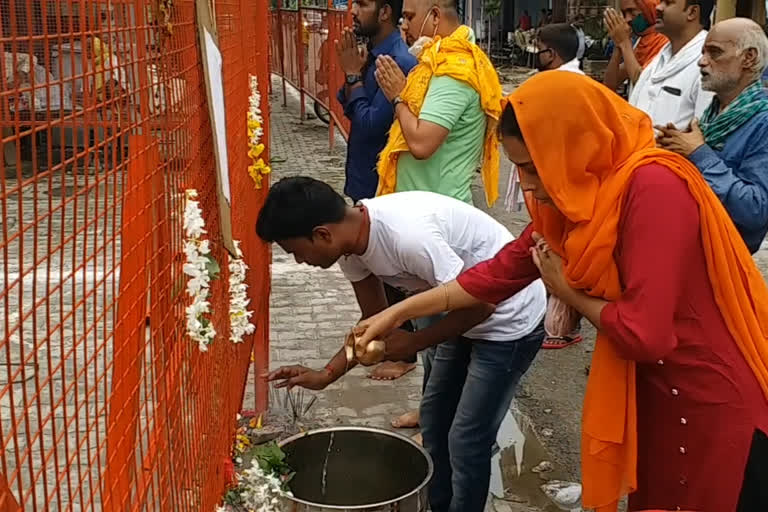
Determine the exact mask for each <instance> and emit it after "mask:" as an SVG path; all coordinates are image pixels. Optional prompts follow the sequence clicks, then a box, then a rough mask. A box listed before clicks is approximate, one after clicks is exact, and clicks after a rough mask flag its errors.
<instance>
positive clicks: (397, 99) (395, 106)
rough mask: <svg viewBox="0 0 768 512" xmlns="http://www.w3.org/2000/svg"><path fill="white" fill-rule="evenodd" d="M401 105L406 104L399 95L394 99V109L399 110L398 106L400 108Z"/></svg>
mask: <svg viewBox="0 0 768 512" xmlns="http://www.w3.org/2000/svg"><path fill="white" fill-rule="evenodd" d="M401 103H404V101H403V98H401V97H400V95H399V94H398V95H397V96H395V97H394V99H393V100H392V108H394V109H397V106H398V105H399V104H401Z"/></svg>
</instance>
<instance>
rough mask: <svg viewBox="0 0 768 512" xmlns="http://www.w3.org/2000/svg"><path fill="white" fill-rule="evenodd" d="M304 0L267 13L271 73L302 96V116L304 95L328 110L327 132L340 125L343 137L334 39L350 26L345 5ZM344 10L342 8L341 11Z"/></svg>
mask: <svg viewBox="0 0 768 512" xmlns="http://www.w3.org/2000/svg"><path fill="white" fill-rule="evenodd" d="M308 5H309V4H308V2H307V0H304V3H303V4H302V5H299V6H298V7H297V8H295V9H288V8H284V7H283V6H282V4H280V3H279V2H278V8H276V9H273V10H271V11H270V13H269V20H270V21H269V23H270V27H271V31H272V35H273V37H272V45H271V49H270V59H271V60H270V68H271V72H272V73H274V74H277V75H279V76H280V77H281V78H282V80H283V102H285V84H286V82H287V83H289V84H290V85H292V86H293V87H294V88H295V89H297V90H298V91H299V94H300V96H301V102H300V105H301V118H302V119H303V118H304V117H305V107H306V97H309V98H311V99H312V100H313V101H315V102H317V103H319V104H320V105H322V107H323V108H325V109H326V110H328V111H329V112H330V124H329V135H330V143H331V145H332V144H333V133H334V129H335V128H336V127H339V128H340V130H341V133H342V135H344V137H346V136H347V134H348V133H349V120H348V119H347V118H345V117H344V109H343V108H342V106H341V104H339V102H338V101H337V100H336V93H337V91H338V90H339V89H340V88H341V86H342V85H343V84H344V75H343V73H342V72H341V70H340V68H339V65H338V59H337V57H336V49H335V47H334V41H336V40H338V39H339V36H340V34H341V31H342V29H343V27H344V26H346V25H349V13H348V11H347V10H346V7H345V6H342V7H338V6H337V8H334V7H333V3H332V0H330V1H329V2H328V5H327V6H319V5H318V4H316V3H315V4H314V5H313V6H311V7H310V6H308ZM342 9H343V10H342Z"/></svg>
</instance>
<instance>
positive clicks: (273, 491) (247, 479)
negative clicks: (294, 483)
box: [216, 460, 291, 512]
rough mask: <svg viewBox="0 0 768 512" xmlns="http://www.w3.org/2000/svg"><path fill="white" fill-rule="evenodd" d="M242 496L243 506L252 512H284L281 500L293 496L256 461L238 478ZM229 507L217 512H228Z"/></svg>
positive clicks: (221, 508) (219, 509)
mask: <svg viewBox="0 0 768 512" xmlns="http://www.w3.org/2000/svg"><path fill="white" fill-rule="evenodd" d="M238 480H239V481H238V487H239V488H240V489H241V492H240V496H242V498H243V499H244V503H242V506H244V507H245V508H247V509H248V510H249V511H252V512H282V509H281V508H280V498H281V497H282V496H291V493H290V492H286V491H283V489H282V485H281V483H280V479H279V478H277V477H276V476H275V475H273V474H271V473H269V474H268V473H265V472H264V470H262V469H261V467H259V463H258V462H257V461H256V460H254V461H253V465H252V466H251V468H250V469H246V470H245V471H243V474H242V475H240V476H239V478H238ZM227 510H229V509H228V508H227V507H221V506H220V507H218V508H217V509H216V511H217V512H226V511H227Z"/></svg>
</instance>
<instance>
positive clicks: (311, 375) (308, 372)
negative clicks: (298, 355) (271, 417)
mask: <svg viewBox="0 0 768 512" xmlns="http://www.w3.org/2000/svg"><path fill="white" fill-rule="evenodd" d="M267 381H268V382H275V381H278V382H277V384H275V387H276V388H288V389H291V388H292V387H294V386H299V387H302V388H307V389H312V390H314V391H319V390H321V389H325V388H326V387H327V386H328V385H329V384H330V383H331V382H332V379H331V375H330V373H329V372H328V371H326V370H323V371H317V370H313V369H311V368H307V367H306V366H301V365H298V364H294V365H291V366H281V367H280V368H278V369H277V370H275V371H273V372H271V373H269V374H268V375H267Z"/></svg>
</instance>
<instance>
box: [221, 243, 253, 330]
mask: <svg viewBox="0 0 768 512" xmlns="http://www.w3.org/2000/svg"><path fill="white" fill-rule="evenodd" d="M235 254H237V256H238V257H237V258H232V257H231V256H230V257H229V265H228V267H229V340H230V341H231V342H232V343H242V341H243V337H244V336H246V335H250V334H253V333H254V332H255V331H256V326H255V325H253V324H252V323H251V322H250V319H251V316H253V311H249V310H248V309H247V308H248V304H250V302H251V299H250V298H249V297H248V285H246V284H245V282H244V281H245V273H246V271H247V270H248V265H246V264H245V262H244V261H243V260H242V257H243V252H242V251H241V250H240V242H239V241H235Z"/></svg>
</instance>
